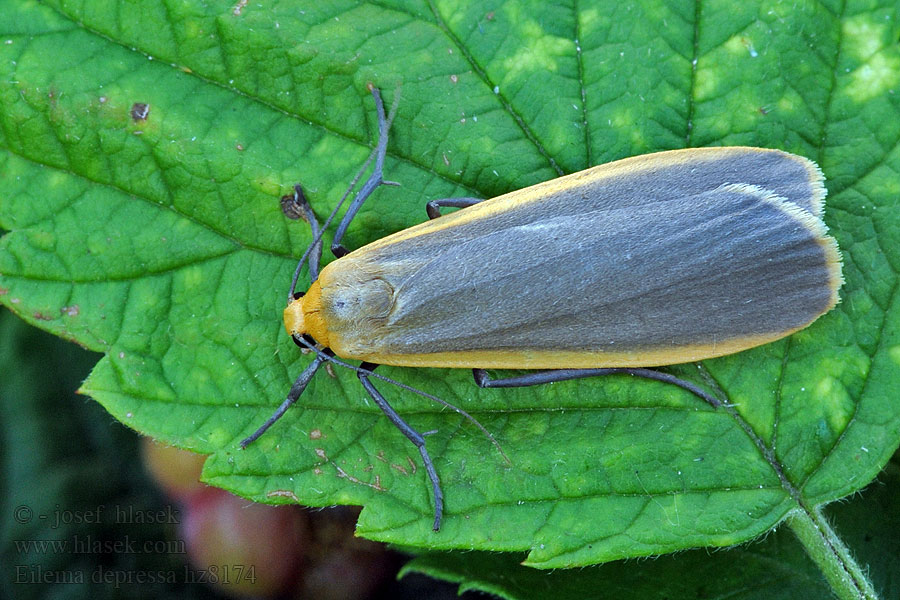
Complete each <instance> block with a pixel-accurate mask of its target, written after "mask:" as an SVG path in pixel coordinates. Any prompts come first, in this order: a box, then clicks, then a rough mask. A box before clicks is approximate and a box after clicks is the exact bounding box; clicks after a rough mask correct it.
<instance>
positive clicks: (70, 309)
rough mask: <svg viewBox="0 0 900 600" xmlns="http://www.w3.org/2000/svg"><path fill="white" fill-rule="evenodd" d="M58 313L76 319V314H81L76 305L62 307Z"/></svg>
mask: <svg viewBox="0 0 900 600" xmlns="http://www.w3.org/2000/svg"><path fill="white" fill-rule="evenodd" d="M59 312H61V313H62V314H64V315H67V316H69V317H77V316H78V313H79V312H81V309H80V308H78V305H77V304H73V305H72V306H63V307H62V308H61V309H59Z"/></svg>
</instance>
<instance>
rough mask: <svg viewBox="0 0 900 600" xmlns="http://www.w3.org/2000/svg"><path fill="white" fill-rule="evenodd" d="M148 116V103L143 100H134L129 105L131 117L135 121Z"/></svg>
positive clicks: (144, 119) (145, 118) (142, 119)
mask: <svg viewBox="0 0 900 600" xmlns="http://www.w3.org/2000/svg"><path fill="white" fill-rule="evenodd" d="M149 116H150V105H149V104H145V103H143V102H135V103H134V104H132V105H131V118H132V119H134V120H135V121H146V120H147V117H149Z"/></svg>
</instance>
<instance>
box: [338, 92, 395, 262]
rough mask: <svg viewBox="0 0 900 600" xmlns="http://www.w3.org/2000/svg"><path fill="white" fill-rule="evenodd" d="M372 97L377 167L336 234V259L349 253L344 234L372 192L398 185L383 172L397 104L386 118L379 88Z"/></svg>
mask: <svg viewBox="0 0 900 600" xmlns="http://www.w3.org/2000/svg"><path fill="white" fill-rule="evenodd" d="M372 96H373V97H374V98H375V109H376V111H377V113H378V143H377V145H376V146H375V151H374V155H375V167H374V169H373V170H372V174H371V175H369V178H368V179H367V180H366V182H365V183H364V184H363V186H362V187H361V188H360V190H359V192H357V193H356V196H355V197H354V198H353V202H351V203H350V206H348V207H347V212H346V213H344V218H342V219H341V222H340V224H339V225H338V228H337V231H335V233H334V239H333V240H332V242H331V252H332V253H333V254H334V256H335V257H336V258H340V257H342V256H345V255H346V254H348V252H349V250H347V249H346V248H344V247H343V246H342V245H341V240H342V239H343V238H344V234H345V233H347V227H349V226H350V222H351V221H352V220H353V218H354V217H355V216H356V213H358V212H359V209H360V208H362V205H363V202H365V201H366V200H367V199H368V198H369V196H371V195H372V192H374V191H375V189H376V188H377V187H378V186H379V185H382V184H384V185H397V184H395V183H393V182H391V181H385V180H384V177H383V171H382V169H383V168H384V156H385V154H386V153H387V143H388V130H389V129H390V128H391V121H393V120H394V111H395V110H396V103H395V104H394V106H393V107H391V113H390V115H388V116H387V117H386V116H385V114H384V103H383V102H382V101H381V92H379V91H378V88H376V87H372ZM354 183H355V182H354ZM350 187H351V188H352V187H353V186H352V185H351V186H350Z"/></svg>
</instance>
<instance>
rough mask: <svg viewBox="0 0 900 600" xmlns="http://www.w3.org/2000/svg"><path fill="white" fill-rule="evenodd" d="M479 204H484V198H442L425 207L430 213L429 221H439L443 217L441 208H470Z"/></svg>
mask: <svg viewBox="0 0 900 600" xmlns="http://www.w3.org/2000/svg"><path fill="white" fill-rule="evenodd" d="M479 202H484V198H441V199H439V200H432V201H431V202H429V203H428V204H426V205H425V212H426V213H428V218H429V219H437V218H438V217H439V216H441V208H443V207H447V208H468V207H470V206H473V205H475V204H478V203H479Z"/></svg>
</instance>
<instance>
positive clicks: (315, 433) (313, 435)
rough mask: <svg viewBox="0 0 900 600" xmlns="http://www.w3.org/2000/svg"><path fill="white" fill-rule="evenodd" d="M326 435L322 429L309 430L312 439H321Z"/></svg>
mask: <svg viewBox="0 0 900 600" xmlns="http://www.w3.org/2000/svg"><path fill="white" fill-rule="evenodd" d="M323 437H325V435H324V434H323V433H322V430H321V429H313V430H312V431H310V432H309V439H311V440H321V439H322V438H323Z"/></svg>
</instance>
